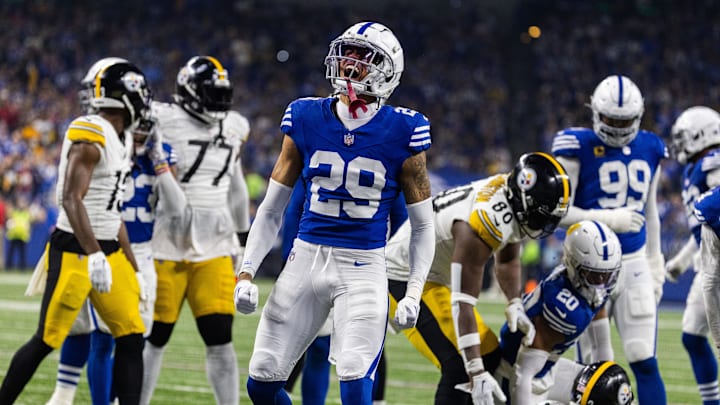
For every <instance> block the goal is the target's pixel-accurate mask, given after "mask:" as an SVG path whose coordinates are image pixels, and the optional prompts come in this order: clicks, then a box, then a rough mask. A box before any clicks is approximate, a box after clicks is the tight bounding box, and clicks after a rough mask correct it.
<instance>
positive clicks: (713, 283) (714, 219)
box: [695, 187, 720, 353]
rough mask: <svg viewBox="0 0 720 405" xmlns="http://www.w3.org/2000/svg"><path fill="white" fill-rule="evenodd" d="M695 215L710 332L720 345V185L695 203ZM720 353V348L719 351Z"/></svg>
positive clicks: (717, 346)
mask: <svg viewBox="0 0 720 405" xmlns="http://www.w3.org/2000/svg"><path fill="white" fill-rule="evenodd" d="M695 216H696V217H697V219H698V221H700V223H701V224H702V225H701V226H702V228H701V230H700V271H701V274H702V277H703V281H702V282H703V298H704V300H705V308H713V310H712V311H707V320H708V326H709V328H710V334H711V335H712V337H713V340H714V341H715V347H716V348H720V311H717V308H720V187H715V188H713V189H712V190H710V191H707V192H706V193H704V194H702V195H701V196H700V197H699V198H698V199H697V202H696V203H695ZM716 353H720V351H716Z"/></svg>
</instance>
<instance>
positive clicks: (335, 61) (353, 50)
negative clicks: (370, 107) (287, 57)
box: [325, 22, 405, 102]
mask: <svg viewBox="0 0 720 405" xmlns="http://www.w3.org/2000/svg"><path fill="white" fill-rule="evenodd" d="M358 50H362V52H357V51H358ZM341 61H349V62H352V63H350V64H348V63H346V64H344V66H345V68H344V69H346V70H350V69H352V70H356V71H357V70H359V69H358V68H359V67H362V68H364V69H365V70H367V72H368V74H367V75H366V76H365V77H363V78H362V79H357V78H353V73H352V72H343V71H342V70H343V68H341V65H343V64H341V63H340V62H341ZM325 66H326V71H325V77H326V78H327V79H328V80H330V83H331V84H332V86H333V88H334V89H335V91H336V92H337V93H343V94H347V92H348V89H347V87H348V82H349V83H350V85H352V87H353V89H354V90H355V92H357V94H366V95H369V96H372V97H377V98H378V100H379V101H380V102H384V101H385V100H387V99H388V98H389V97H390V95H391V94H392V92H393V90H395V88H396V87H397V86H398V84H400V76H401V75H402V72H403V69H404V68H405V62H404V56H403V49H402V46H401V45H400V42H399V41H398V39H397V37H395V34H393V32H392V31H390V29H389V28H388V27H386V26H384V25H382V24H380V23H376V22H361V23H357V24H355V25H353V26H352V27H350V28H348V29H347V30H345V32H343V33H342V35H340V36H339V37H337V38H336V39H335V40H333V41H332V42H331V43H330V50H329V52H328V54H327V56H326V57H325Z"/></svg>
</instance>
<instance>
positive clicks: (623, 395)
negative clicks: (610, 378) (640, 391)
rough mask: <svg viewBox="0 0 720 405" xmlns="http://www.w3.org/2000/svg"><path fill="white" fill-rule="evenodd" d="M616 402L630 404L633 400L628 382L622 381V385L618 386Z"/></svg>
mask: <svg viewBox="0 0 720 405" xmlns="http://www.w3.org/2000/svg"><path fill="white" fill-rule="evenodd" d="M617 400H618V404H621V405H626V404H630V403H631V402H632V400H633V393H632V389H630V385H629V384H628V383H623V384H622V386H620V389H619V390H618V398H617Z"/></svg>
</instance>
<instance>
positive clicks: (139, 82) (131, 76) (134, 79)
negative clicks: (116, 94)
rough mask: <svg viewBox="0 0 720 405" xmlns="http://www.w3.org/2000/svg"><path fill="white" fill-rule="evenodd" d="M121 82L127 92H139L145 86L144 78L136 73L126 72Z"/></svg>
mask: <svg viewBox="0 0 720 405" xmlns="http://www.w3.org/2000/svg"><path fill="white" fill-rule="evenodd" d="M121 80H122V83H123V84H124V85H125V88H126V89H127V90H128V91H133V92H139V91H140V90H141V89H142V88H143V86H145V77H144V76H142V75H140V74H138V73H137V72H132V71H130V72H127V73H125V74H124V75H123V77H122V79H121Z"/></svg>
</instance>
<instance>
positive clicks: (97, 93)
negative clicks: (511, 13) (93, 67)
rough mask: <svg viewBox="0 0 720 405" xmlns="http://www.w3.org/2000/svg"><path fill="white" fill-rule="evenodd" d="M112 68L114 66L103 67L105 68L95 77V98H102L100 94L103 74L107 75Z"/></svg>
mask: <svg viewBox="0 0 720 405" xmlns="http://www.w3.org/2000/svg"><path fill="white" fill-rule="evenodd" d="M110 66H112V64H110V65H107V66H105V67H103V68H102V69H100V71H99V72H97V74H96V75H95V98H100V97H101V96H102V94H100V89H101V86H100V82H102V75H103V73H105V71H106V70H107V69H108V68H109V67H110Z"/></svg>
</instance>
